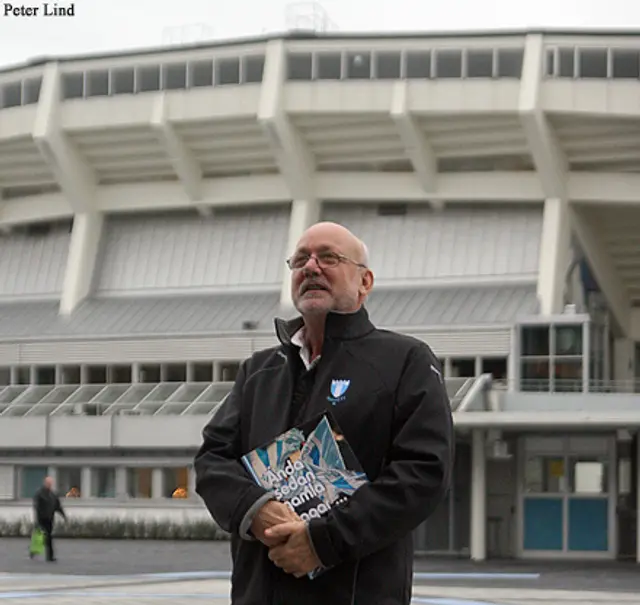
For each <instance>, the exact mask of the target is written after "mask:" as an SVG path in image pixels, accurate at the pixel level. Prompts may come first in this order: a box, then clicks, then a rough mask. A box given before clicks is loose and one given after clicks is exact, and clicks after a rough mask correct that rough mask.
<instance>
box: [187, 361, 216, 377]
mask: <svg viewBox="0 0 640 605" xmlns="http://www.w3.org/2000/svg"><path fill="white" fill-rule="evenodd" d="M192 372H193V381H194V382H212V381H213V363H212V362H208V363H194V364H193V369H192Z"/></svg>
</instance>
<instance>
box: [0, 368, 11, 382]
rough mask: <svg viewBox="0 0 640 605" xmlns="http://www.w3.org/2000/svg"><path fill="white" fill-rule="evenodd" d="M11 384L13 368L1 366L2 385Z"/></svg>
mask: <svg viewBox="0 0 640 605" xmlns="http://www.w3.org/2000/svg"><path fill="white" fill-rule="evenodd" d="M10 384H11V368H7V367H4V368H0V386H2V387H8V386H9V385H10Z"/></svg>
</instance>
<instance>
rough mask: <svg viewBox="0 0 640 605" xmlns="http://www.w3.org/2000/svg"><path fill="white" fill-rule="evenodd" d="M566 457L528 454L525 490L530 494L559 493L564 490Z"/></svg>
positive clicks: (525, 466)
mask: <svg viewBox="0 0 640 605" xmlns="http://www.w3.org/2000/svg"><path fill="white" fill-rule="evenodd" d="M564 462H565V461H564V458H560V457H557V456H528V457H527V458H526V460H525V465H524V491H525V492H526V493H528V494H557V493H562V492H563V491H564V489H565V488H564V479H565V472H566V470H565V464H564Z"/></svg>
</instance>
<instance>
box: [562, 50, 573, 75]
mask: <svg viewBox="0 0 640 605" xmlns="http://www.w3.org/2000/svg"><path fill="white" fill-rule="evenodd" d="M558 55H559V65H558V77H560V78H573V77H574V75H575V50H574V49H573V48H561V49H559V50H558Z"/></svg>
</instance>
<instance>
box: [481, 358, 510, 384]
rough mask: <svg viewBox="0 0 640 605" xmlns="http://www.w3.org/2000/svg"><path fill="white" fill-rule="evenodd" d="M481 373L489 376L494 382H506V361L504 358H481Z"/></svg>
mask: <svg viewBox="0 0 640 605" xmlns="http://www.w3.org/2000/svg"><path fill="white" fill-rule="evenodd" d="M482 373H483V374H491V375H492V376H493V378H494V379H495V380H506V379H507V359H506V358H505V357H486V358H483V359H482Z"/></svg>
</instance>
